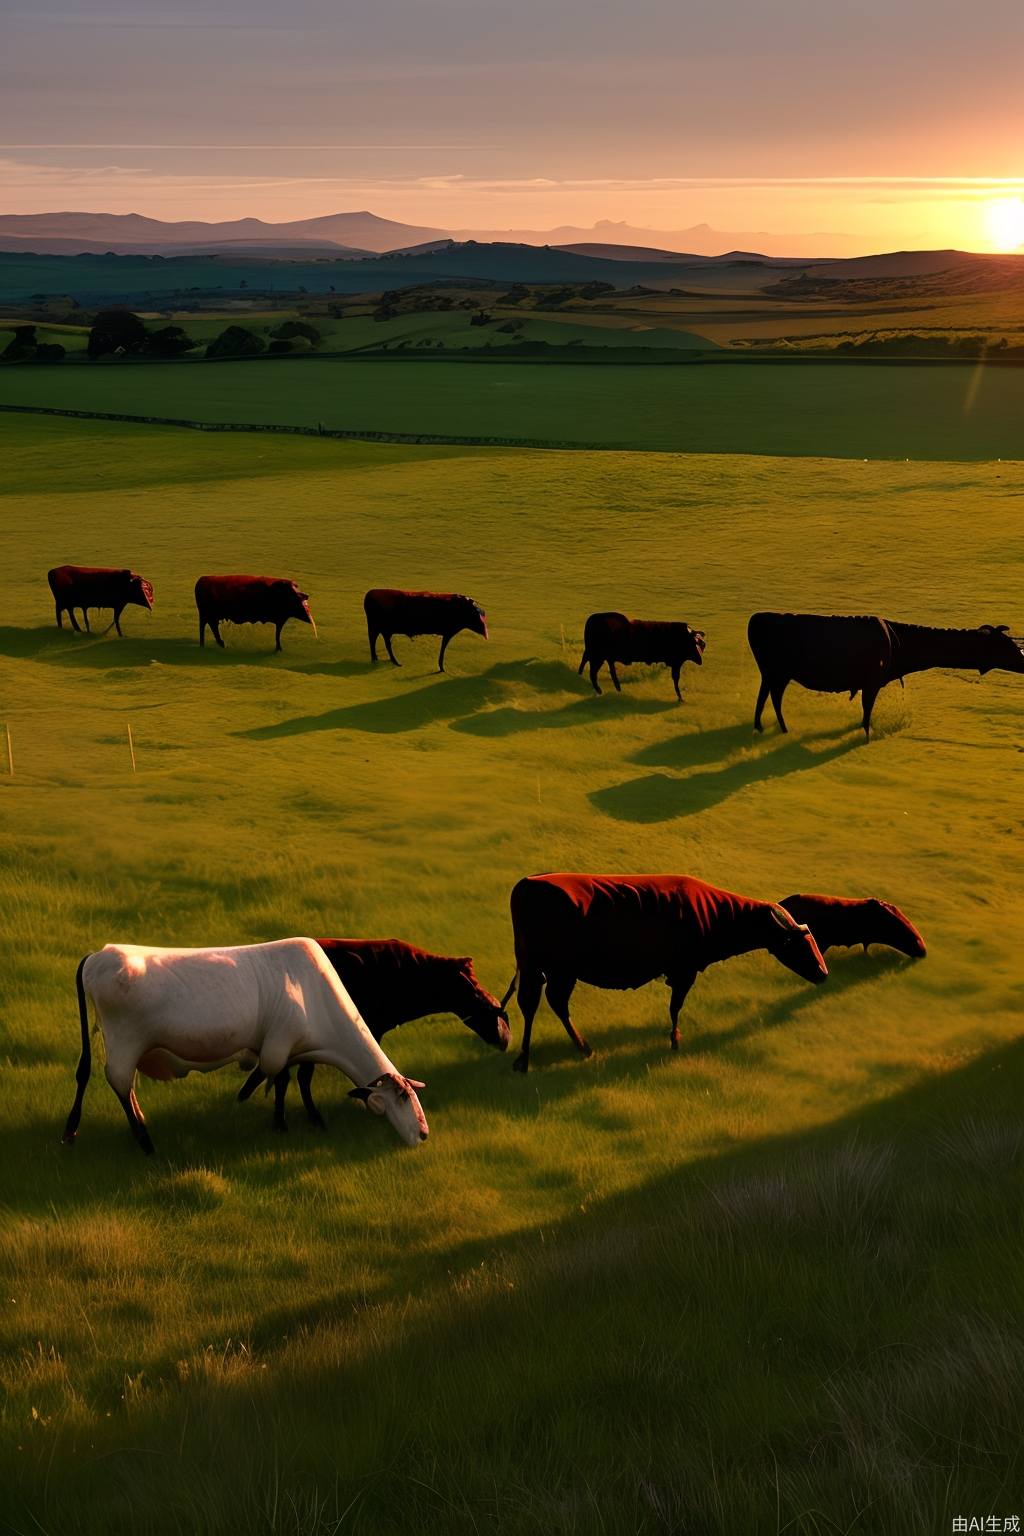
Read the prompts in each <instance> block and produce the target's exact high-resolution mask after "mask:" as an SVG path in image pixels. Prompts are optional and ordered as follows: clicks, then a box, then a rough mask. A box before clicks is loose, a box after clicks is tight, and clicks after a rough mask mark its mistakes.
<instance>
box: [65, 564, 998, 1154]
mask: <svg viewBox="0 0 1024 1536" xmlns="http://www.w3.org/2000/svg"><path fill="white" fill-rule="evenodd" d="M49 584H50V590H51V592H52V593H53V597H54V602H55V604H56V614H57V624H58V626H62V625H63V615H64V614H65V613H68V614H69V615H70V619H71V623H72V626H73V627H74V628H75V629H76V630H77V629H78V628H79V625H78V621H77V619H76V617H75V610H76V609H77V610H80V611H81V612H82V614H83V618H84V620H85V627H86V629H87V630H88V629H89V610H90V609H91V608H92V609H96V608H110V609H112V610H113V614H114V618H113V627H115V628H116V630H117V632H118V634H121V632H122V631H121V623H120V620H121V614H122V612H123V611H124V609H125V607H127V606H128V605H129V604H133V603H134V604H137V605H138V606H140V607H144V608H152V606H153V588H152V585H151V584H150V582H148V581H146V580H145V578H144V577H142V576H140V575H139V574H138V573H137V572H135V571H131V570H117V569H108V568H98V567H84V566H70V565H64V566H58V567H56V568H55V569H54V570H52V571H50V572H49ZM195 596H196V606H197V609H198V612H199V643H200V645H204V644H205V639H206V630H207V629H209V630H210V632H211V633H212V635H213V638H214V640H215V641H216V643H217V644H218V645H219V646H223V644H224V641H223V639H222V638H221V634H220V624H221V623H222V622H230V623H233V624H273V625H274V628H275V635H276V649H277V650H280V649H281V631H282V629H283V628H284V626H285V624H286V623H287V622H288V620H289V619H298V620H300V622H302V623H305V624H309V625H311V626H312V627H313V630H314V633H315V632H316V627H315V625H314V624H313V616H312V614H311V613H310V609H309V597H308V594H306V593H305V592H302V591H300V589H299V587H298V586H297V585H296V583H295V582H294V581H288V580H286V579H284V578H281V577H269V576H202V577H200V579H199V580H198V581H197V582H196V587H195ZM363 608H364V611H365V614H366V623H367V633H368V637H369V644H370V657H371V660H372V661H374V662H375V661H376V660H377V641H378V640H380V639H383V641H384V646H385V649H386V651H387V655H388V659H389V660H390V661H391V662H393V663H394V665H395V666H399V665H400V663H399V661H398V659H397V657H396V656H395V653H394V650H393V647H392V640H393V638H394V636H395V635H407V636H410V637H413V636H417V635H436V636H438V637H439V638H440V641H441V648H440V653H439V655H438V669H439V671H442V672H443V671H444V658H445V651H446V649H447V647H448V644H449V642H450V641H451V640H452V638H453V637H454V636H455V635H457V634H459V633H461V632H462V631H463V630H468V631H470V632H471V633H474V634H479V635H481V636H483V637H484V638H485V639H486V638H487V621H486V615H485V613H484V610H483V609H482V608H481V607H480V605H479V604H478V603H476V602H474V601H473V600H472V599H471V598H468V597H464V596H461V595H459V594H456V593H439V592H403V591H399V590H396V589H392V588H375V589H374V590H372V591H370V592H367V594H366V597H365V599H364V602H363ZM108 627H109V626H108ZM747 636H748V640H749V643H750V648H751V651H752V652H753V655H754V659H755V661H756V663H757V665H758V668H759V670H760V673H761V686H760V690H759V693H758V698H757V705H756V710H755V715H754V725H755V728H756V729H757V730H759V731H760V730H761V729H762V724H761V717H762V712H763V710H764V706H765V704H766V702H767V701H768V699H769V698H770V699H771V702H772V707H773V708H774V711H775V715H776V718H777V720H778V723H779V727H780V729H781V730H783V731H785V730H786V728H787V727H786V723H785V720H784V719H783V715H782V698H783V694H784V693H785V691H786V689H787V687H788V686H789V684H790V683H791V682H797V683H799V684H800V685H801V686H802V687H804V688H808V689H811V690H814V691H817V692H823V693H845V692H849V695H850V697H851V699H852V698H854V697H855V696H856V695H857V694H858V693H860V695H861V699H862V703H863V721H862V724H863V728H864V730H865V732H868V731H869V729H870V724H871V711H872V708H873V706H874V703H875V699H876V698H877V696H878V694H879V692H880V691H881V689H882V688H884V687H885V686H886V685H887V684H888V683H891V682H895V681H899V682H900V683H902V682H903V679H904V678H905V677H906V676H907V674H908V673H912V672H920V671H924V670H926V669H928V668H932V667H960V668H970V669H971V670H974V669H976V670H977V671H978V672H979V674H984V673H986V672H989V671H992V670H994V669H997V668H998V669H1001V670H1003V671H1007V672H1020V673H1024V651H1022V649H1021V647H1020V645H1019V644H1018V643H1017V642H1016V641H1015V640H1014V639H1012V638H1011V636H1010V634H1009V632H1008V628H1007V626H1006V625H993V624H982V625H980V626H979V627H978V628H976V629H941V628H933V627H928V626H924V625H917V624H904V623H900V622H896V621H893V620H890V619H884V618H880V617H877V616H840V615H831V616H828V615H818V614H794V613H755V614H754V615H753V616H752V618H751V619H750V621H749V624H748V627H747ZM704 651H705V634H704V631H703V630H697V629H691V628H690V626H689V625H688V624H683V623H678V622H675V623H664V622H655V621H650V620H641V619H629V618H627V617H626V616H625V615H624V614H621V613H595V614H591V616H590V617H589V618H588V619H587V621H586V626H585V629H584V651H583V658H582V660H581V662H580V666H579V671H580V673H582V672H583V669H584V667H587V666H589V669H590V680H591V683H592V684H593V687H594V690H595V692H597V693H600V692H601V689H600V684H599V683H598V674H599V672H600V670H601V668H602V667H603V666H605V665H607V667H608V671H609V674H610V676H611V679H612V682H613V684H614V686H615V688H616V689H619V688H620V683H619V677H618V673H617V671H616V666H617V665H629V664H630V663H633V662H644V663H648V664H663V665H665V666H667V667H668V668H669V669H670V671H671V675H672V681H673V684H674V687H675V692H676V696H677V698H681V697H682V696H681V693H680V689H679V678H680V673H681V671H682V668H683V666H684V664H685V663H686V662H687V661H689V662H692V663H694V664H695V665H696V666H700V665H701V664H702V662H703V657H704ZM511 913H512V931H513V941H514V950H515V964H516V970H515V975H514V976H513V978H512V982H511V984H510V986H509V988H508V990H507V991H506V993H505V996H504V997H503V998H502V999H501V1001H500V1002H499V1001H498V999H497V998H495V997H493V996H492V995H491V994H490V993H489V992H487V991H486V990H485V989H484V988H483V987H482V986H481V985H480V983H479V982H478V981H477V979H476V976H475V975H474V971H473V962H472V960H470V959H468V958H465V957H464V958H458V959H453V958H449V957H447V956H442V955H433V954H428V953H427V952H426V951H424V950H420V949H416V948H415V947H413V946H412V945H410V944H406V943H403V942H402V941H400V940H398V939H387V940H361V939H320V940H315V939H309V938H292V939H282V940H278V941H276V942H273V943H269V944H251V945H244V946H241V947H237V948H224V949H192V950H186V949H182V950H176V949H154V948H150V947H148V946H144V945H134V944H127V945H124V944H110V945H107V947H106V948H105V949H103V950H102V951H99V952H98V953H96V954H91V955H87V956H86V957H85V959H84V960H83V961H82V962H81V964H80V965H79V967H78V975H77V989H78V1003H79V1014H80V1020H81V1029H82V1054H81V1059H80V1061H79V1064H78V1072H77V1083H78V1090H77V1093H76V1096H75V1102H74V1105H73V1107H72V1110H71V1113H70V1115H69V1116H68V1121H67V1125H66V1127H65V1131H64V1140H65V1142H72V1141H74V1139H75V1136H76V1134H77V1131H78V1124H79V1121H80V1119H81V1112H82V1100H83V1097H84V1094H85V1089H86V1084H87V1083H88V1080H89V1075H90V1071H91V1049H90V1043H89V1017H88V1000H89V999H91V1001H92V1004H93V1006H94V1008H95V1011H96V1015H97V1018H98V1021H99V1024H100V1027H101V1029H102V1032H103V1036H104V1042H105V1045H106V1076H107V1081H108V1082H109V1084H110V1086H111V1088H112V1089H113V1090H114V1093H115V1094H116V1095H117V1097H118V1099H119V1100H120V1102H121V1104H122V1106H123V1108H124V1111H125V1114H126V1116H127V1118H128V1123H129V1125H130V1127H131V1130H132V1132H133V1134H134V1136H135V1138H136V1140H137V1141H138V1142H139V1144H140V1146H141V1147H142V1148H143V1150H144V1151H146V1152H151V1151H152V1142H151V1141H150V1138H149V1133H148V1131H147V1130H146V1126H145V1121H144V1118H143V1115H142V1111H141V1110H140V1108H139V1104H138V1101H137V1099H136V1097H135V1091H134V1082H135V1076H136V1073H137V1072H141V1073H142V1074H143V1075H144V1076H148V1077H152V1078H174V1077H184V1076H185V1075H187V1073H189V1072H192V1071H203V1072H206V1071H212V1070H214V1069H216V1068H218V1067H222V1066H225V1065H227V1064H228V1063H229V1062H238V1063H240V1064H241V1065H242V1066H243V1067H245V1068H247V1069H248V1070H249V1072H250V1075H249V1077H248V1079H247V1081H246V1083H245V1085H244V1086H243V1088H242V1089H241V1092H240V1093H239V1095H238V1096H239V1098H240V1099H247V1098H248V1097H249V1096H250V1095H251V1094H252V1093H253V1092H254V1091H255V1089H256V1088H257V1087H258V1086H259V1084H260V1083H261V1082H264V1081H266V1082H267V1083H268V1086H269V1084H270V1083H272V1084H273V1087H274V1093H275V1099H274V1124H275V1126H276V1127H277V1128H278V1129H280V1130H283V1129H284V1128H285V1115H284V1107H285V1098H286V1094H287V1090H288V1083H289V1079H290V1075H291V1068H292V1067H293V1066H294V1067H297V1069H298V1080H299V1090H300V1093H301V1095H302V1100H303V1103H304V1105H305V1107H306V1111H307V1114H308V1115H309V1117H310V1119H311V1120H312V1121H313V1122H314V1123H315V1124H318V1125H322V1124H323V1122H322V1120H321V1117H320V1114H319V1112H318V1110H317V1108H316V1105H315V1103H314V1101H313V1097H312V1091H311V1080H312V1076H313V1072H314V1069H315V1067H316V1065H317V1064H318V1063H323V1064H325V1065H331V1066H335V1067H338V1068H340V1069H341V1071H342V1072H344V1073H345V1074H346V1075H347V1076H348V1077H349V1078H351V1080H352V1082H353V1083H354V1085H355V1086H354V1087H353V1089H352V1092H351V1096H352V1097H354V1098H357V1099H360V1100H362V1101H363V1102H364V1103H365V1104H366V1105H367V1107H368V1108H369V1109H370V1110H372V1111H373V1112H374V1113H376V1114H378V1115H385V1116H387V1118H388V1119H389V1120H390V1121H391V1123H392V1125H393V1126H394V1127H395V1129H396V1131H397V1132H398V1134H399V1135H400V1136H401V1137H402V1139H403V1140H405V1141H406V1142H408V1143H410V1144H416V1143H418V1142H419V1141H422V1140H424V1139H425V1138H426V1136H427V1134H428V1128H427V1122H426V1119H425V1117H424V1114H423V1110H422V1108H421V1106H420V1102H419V1098H418V1097H417V1089H419V1088H422V1087H423V1086H424V1085H423V1084H422V1083H421V1082H418V1081H417V1080H415V1079H413V1078H408V1077H405V1076H404V1075H403V1074H402V1073H401V1072H399V1071H398V1069H397V1068H396V1067H395V1065H394V1063H393V1062H392V1061H391V1060H390V1059H389V1058H388V1057H387V1056H386V1055H385V1053H384V1051H383V1050H382V1049H381V1047H380V1039H381V1036H382V1035H383V1034H384V1033H385V1032H386V1031H387V1030H389V1029H393V1028H395V1027H396V1026H397V1025H400V1024H404V1023H406V1022H408V1021H409V1020H411V1019H417V1018H422V1017H425V1016H426V1015H431V1014H441V1013H452V1014H455V1015H456V1016H457V1017H458V1018H460V1019H462V1021H463V1023H464V1024H466V1025H467V1026H468V1027H469V1028H470V1029H472V1030H473V1031H474V1033H475V1034H477V1035H478V1036H479V1037H480V1038H481V1039H482V1040H484V1041H485V1042H486V1043H487V1044H489V1045H493V1046H496V1047H498V1048H499V1049H500V1050H505V1049H507V1047H508V1043H509V1021H508V1015H507V1013H506V1011H505V1010H506V1006H507V1004H508V1002H509V1000H510V998H511V997H512V996H513V994H514V993H518V1004H519V1008H520V1011H521V1013H522V1017H523V1039H522V1046H521V1049H520V1053H519V1055H518V1056H517V1058H516V1060H515V1064H514V1065H515V1068H516V1070H517V1071H520V1072H525V1071H527V1070H528V1067H529V1061H530V1039H531V1034H532V1029H533V1021H534V1016H535V1014H536V1012H537V1008H538V1007H539V1004H540V999H541V993H542V992H544V993H545V995H546V997H547V1001H548V1003H549V1005H550V1006H551V1009H552V1011H553V1012H554V1013H555V1015H556V1016H557V1017H558V1018H559V1019H560V1020H561V1022H562V1024H563V1025H564V1027H565V1030H566V1032H567V1034H568V1035H569V1038H570V1040H571V1041H572V1043H573V1045H574V1046H575V1047H576V1049H577V1050H579V1051H580V1052H582V1053H583V1054H584V1055H589V1054H590V1047H589V1045H588V1044H587V1042H586V1041H585V1040H584V1039H583V1037H582V1035H580V1034H579V1032H578V1031H577V1029H576V1027H575V1025H574V1024H573V1022H572V1019H571V1017H570V1012H569V1002H570V998H571V996H572V993H573V990H574V988H575V986H576V984H577V982H579V981H584V982H587V983H589V984H590V985H592V986H596V987H604V988H612V989H619V990H622V989H632V988H636V987H641V986H644V985H645V984H646V983H647V982H649V981H654V980H656V979H658V978H663V979H664V980H665V982H666V984H667V985H668V987H669V989H670V1000H669V1015H670V1019H671V1025H672V1028H671V1034H670V1041H671V1045H672V1048H673V1049H677V1048H678V1045H679V1012H680V1009H681V1008H682V1005H683V1002H684V1001H685V999H686V996H687V994H688V992H689V990H690V988H691V987H692V986H693V984H694V982H695V981H696V979H697V976H698V975H699V974H700V973H701V972H702V971H704V970H706V969H707V967H708V966H709V965H713V964H715V963H717V962H718V961H721V960H726V959H729V958H730V957H731V956H733V955H740V954H746V953H748V952H749V951H752V950H767V951H768V952H769V954H771V955H772V956H774V958H775V959H776V960H778V961H779V962H780V963H781V964H782V965H784V966H786V967H787V968H788V969H789V970H791V971H793V972H795V973H796V974H797V975H798V976H800V977H802V978H803V979H804V980H805V981H809V982H814V983H819V982H823V981H825V980H826V978H827V976H828V970H827V968H826V965H825V961H824V959H823V958H822V955H823V952H825V951H827V950H829V949H830V948H832V947H834V946H836V945H855V944H863V945H864V947H865V949H867V947H868V945H869V944H885V945H888V946H890V947H892V948H894V949H897V950H900V951H902V952H903V953H904V954H906V955H908V956H911V957H914V958H917V957H920V956H923V955H924V953H925V946H924V942H923V940H922V938H921V935H920V934H919V933H918V931H917V929H916V928H915V927H914V925H913V924H912V923H911V922H909V920H908V919H907V918H906V917H904V915H903V913H902V912H900V911H899V909H898V908H897V907H894V906H892V905H890V904H889V903H888V902H883V901H877V900H873V899H872V900H849V899H844V898H840V897H833V896H816V895H799V896H789V897H786V898H785V899H784V900H783V901H780V902H770V901H758V900H754V899H752V898H750V897H745V896H738V895H736V894H735V893H733V892H730V891H725V890H720V889H718V888H717V887H715V886H711V885H707V884H705V883H704V882H703V881H700V880H695V879H692V878H690V877H688V876H683V875H633V876H615V875H593V874H545V875H535V876H531V877H529V878H527V879H524V880H520V881H519V883H518V884H517V885H516V886H515V888H514V890H513V891H512V897H511Z"/></svg>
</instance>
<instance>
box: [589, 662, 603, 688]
mask: <svg viewBox="0 0 1024 1536" xmlns="http://www.w3.org/2000/svg"><path fill="white" fill-rule="evenodd" d="M600 670H601V660H600V657H597V656H591V658H590V682H591V685H592V687H593V689H594V692H595V693H600V692H601V684H600V683H599V682H598V680H597V674H598V673H599V672H600Z"/></svg>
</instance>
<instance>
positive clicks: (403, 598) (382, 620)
mask: <svg viewBox="0 0 1024 1536" xmlns="http://www.w3.org/2000/svg"><path fill="white" fill-rule="evenodd" d="M363 611H364V612H365V614H366V628H367V632H368V634H369V637H370V660H371V661H376V660H377V640H378V638H383V640H384V645H385V647H386V649H387V653H388V659H389V660H390V661H392V662H394V664H395V666H396V667H400V666H401V665H402V663H401V662H400V661H399V660H398V659H397V657H396V656H395V653H394V651H393V650H392V649H391V639H392V636H393V635H407V636H408V637H409V639H410V640H412V639H414V638H415V637H416V636H417V635H440V636H441V649H440V651H439V652H438V657H437V670H438V671H439V672H443V671H444V653H445V651H446V650H447V649H448V642H449V640H453V639H454V638H455V636H456V635H457V634H459V633H460V632H461V631H462V630H464V629H468V630H469V631H470V632H471V633H472V634H474V635H483V637H484V639H485V640H486V639H487V615H486V614H485V613H484V610H483V609H482V608H481V607H480V604H479V603H475V602H474V601H473V599H472V598H471V597H462V596H461V595H460V594H459V593H458V592H400V591H399V590H398V589H397V588H394V587H374V588H373V590H372V591H370V592H367V594H366V596H365V597H364V598H363Z"/></svg>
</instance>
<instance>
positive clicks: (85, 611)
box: [82, 608, 92, 635]
mask: <svg viewBox="0 0 1024 1536" xmlns="http://www.w3.org/2000/svg"><path fill="white" fill-rule="evenodd" d="M82 618H83V619H84V620H85V632H86V634H87V635H91V634H92V630H91V629H90V628H89V610H88V608H83V609H82Z"/></svg>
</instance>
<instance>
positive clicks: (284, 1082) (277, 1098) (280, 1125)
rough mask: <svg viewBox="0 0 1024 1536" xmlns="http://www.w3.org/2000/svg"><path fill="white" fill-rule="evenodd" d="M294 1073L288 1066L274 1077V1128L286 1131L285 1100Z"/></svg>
mask: <svg viewBox="0 0 1024 1536" xmlns="http://www.w3.org/2000/svg"><path fill="white" fill-rule="evenodd" d="M291 1078H292V1074H291V1072H290V1071H289V1070H288V1068H287V1067H283V1068H282V1069H281V1071H280V1072H279V1073H278V1074H277V1076H276V1077H275V1078H274V1121H273V1124H274V1130H275V1131H286V1130H287V1129H288V1121H287V1120H286V1119H285V1117H284V1101H285V1099H286V1097H287V1095H288V1084H289V1083H290V1082H291Z"/></svg>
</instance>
